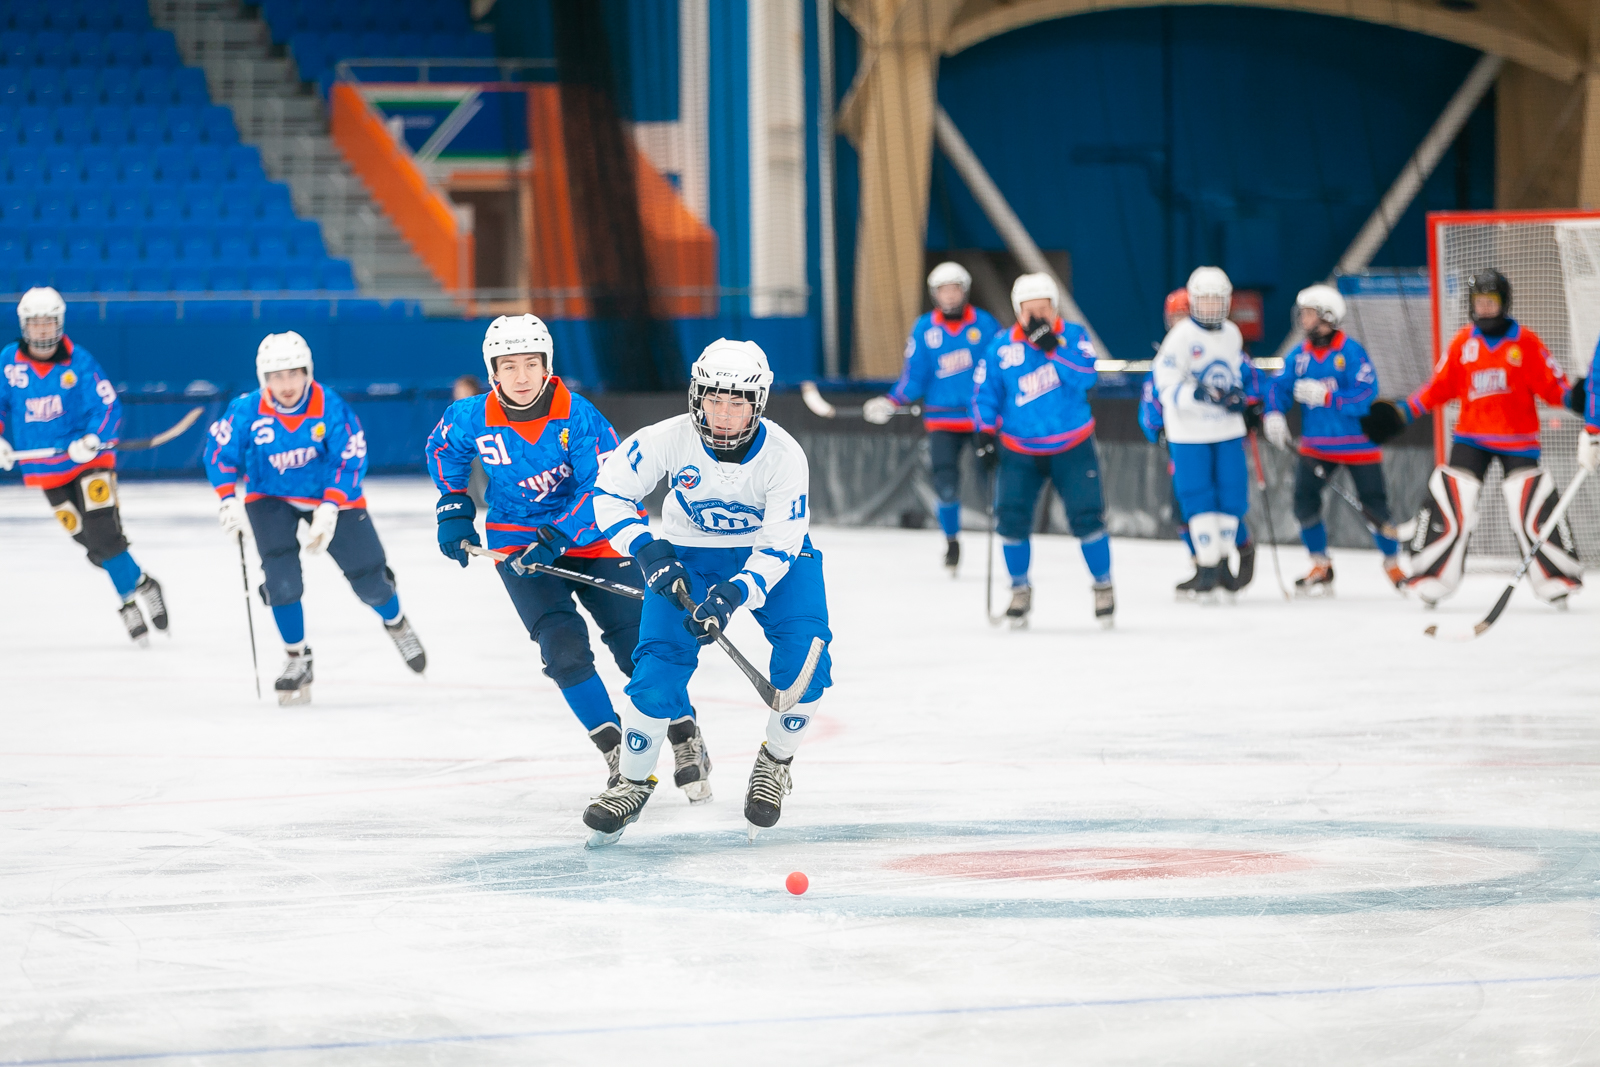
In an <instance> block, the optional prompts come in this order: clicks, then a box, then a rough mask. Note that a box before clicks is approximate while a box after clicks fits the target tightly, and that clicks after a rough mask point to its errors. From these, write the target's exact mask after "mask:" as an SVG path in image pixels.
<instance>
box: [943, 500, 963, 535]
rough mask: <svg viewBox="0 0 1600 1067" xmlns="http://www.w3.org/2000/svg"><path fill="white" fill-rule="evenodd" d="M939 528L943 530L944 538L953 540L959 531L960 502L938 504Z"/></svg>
mask: <svg viewBox="0 0 1600 1067" xmlns="http://www.w3.org/2000/svg"><path fill="white" fill-rule="evenodd" d="M939 529H941V530H943V531H944V536H945V539H946V540H949V541H953V540H955V536H956V534H958V533H960V532H961V502H960V501H957V502H955V503H953V504H940V505H939Z"/></svg>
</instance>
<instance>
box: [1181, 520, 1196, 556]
mask: <svg viewBox="0 0 1600 1067" xmlns="http://www.w3.org/2000/svg"><path fill="white" fill-rule="evenodd" d="M1178 540H1180V541H1182V542H1183V547H1184V548H1187V549H1188V550H1189V555H1191V556H1192V555H1194V542H1193V541H1191V540H1189V527H1187V526H1180V527H1178Z"/></svg>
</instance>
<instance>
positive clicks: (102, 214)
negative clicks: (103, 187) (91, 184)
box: [76, 193, 112, 228]
mask: <svg viewBox="0 0 1600 1067" xmlns="http://www.w3.org/2000/svg"><path fill="white" fill-rule="evenodd" d="M76 211H77V218H78V223H79V225H82V226H94V227H97V228H98V227H103V226H105V225H106V224H107V223H109V222H110V221H111V211H112V209H111V201H110V199H109V198H108V197H106V196H104V195H103V194H100V193H79V194H78V199H77V203H76Z"/></svg>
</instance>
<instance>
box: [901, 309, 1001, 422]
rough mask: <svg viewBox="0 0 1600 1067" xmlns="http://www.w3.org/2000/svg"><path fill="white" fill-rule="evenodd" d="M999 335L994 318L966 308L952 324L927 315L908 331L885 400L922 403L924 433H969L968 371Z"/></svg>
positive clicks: (937, 312) (938, 313)
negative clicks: (900, 364) (900, 367)
mask: <svg viewBox="0 0 1600 1067" xmlns="http://www.w3.org/2000/svg"><path fill="white" fill-rule="evenodd" d="M999 330H1000V324H999V323H998V322H996V321H995V317H994V316H993V315H991V314H989V313H988V312H987V311H983V310H981V309H979V308H975V307H973V306H972V305H971V304H968V305H967V306H966V308H965V310H963V311H962V313H961V314H960V315H958V316H957V317H955V318H953V319H950V318H946V317H945V314H944V312H943V311H940V310H939V309H938V308H935V309H934V310H932V311H930V312H928V313H927V314H926V315H924V316H922V317H921V318H920V319H918V320H917V322H916V325H914V326H912V327H911V336H910V337H908V338H907V339H906V365H905V369H904V370H902V371H901V372H900V380H899V381H897V382H895V383H894V388H892V389H890V390H889V394H888V395H889V399H890V400H893V401H894V402H895V403H896V404H910V403H913V402H915V401H918V400H920V401H922V425H923V427H924V428H926V429H929V430H948V431H950V432H952V433H971V432H972V371H973V368H974V367H976V366H977V364H978V360H979V359H980V358H982V356H983V351H984V349H985V348H986V347H987V346H988V344H989V341H990V340H991V339H992V338H993V337H994V335H995V334H996V333H998V332H999Z"/></svg>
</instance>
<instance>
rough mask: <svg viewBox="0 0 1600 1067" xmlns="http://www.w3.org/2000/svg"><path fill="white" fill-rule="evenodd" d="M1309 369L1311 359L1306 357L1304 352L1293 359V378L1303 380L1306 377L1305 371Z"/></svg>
mask: <svg viewBox="0 0 1600 1067" xmlns="http://www.w3.org/2000/svg"><path fill="white" fill-rule="evenodd" d="M1310 369H1311V357H1310V356H1309V355H1307V354H1306V353H1305V352H1301V353H1300V354H1299V355H1298V356H1296V357H1294V374H1295V377H1297V378H1304V377H1305V376H1306V371H1308V370H1310Z"/></svg>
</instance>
